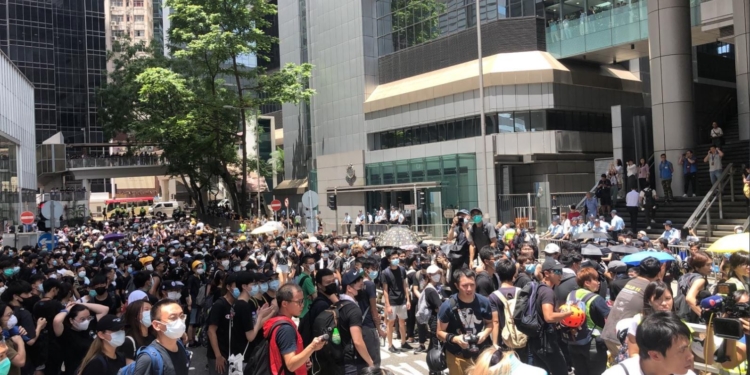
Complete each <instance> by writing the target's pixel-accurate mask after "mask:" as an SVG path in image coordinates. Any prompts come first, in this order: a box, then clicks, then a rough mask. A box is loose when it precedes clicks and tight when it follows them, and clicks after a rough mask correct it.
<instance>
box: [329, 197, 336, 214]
mask: <svg viewBox="0 0 750 375" xmlns="http://www.w3.org/2000/svg"><path fill="white" fill-rule="evenodd" d="M328 208H330V209H332V210H335V209H336V194H328Z"/></svg>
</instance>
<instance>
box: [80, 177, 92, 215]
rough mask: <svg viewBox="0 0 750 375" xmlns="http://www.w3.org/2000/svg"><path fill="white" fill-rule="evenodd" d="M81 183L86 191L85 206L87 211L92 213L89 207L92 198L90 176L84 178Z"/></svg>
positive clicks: (89, 213)
mask: <svg viewBox="0 0 750 375" xmlns="http://www.w3.org/2000/svg"><path fill="white" fill-rule="evenodd" d="M81 185H82V187H83V190H84V191H85V192H86V194H85V195H86V196H85V197H84V202H83V207H84V208H85V209H86V211H85V213H86V214H88V215H91V210H90V209H89V199H90V198H91V181H89V179H88V178H84V179H83V180H81Z"/></svg>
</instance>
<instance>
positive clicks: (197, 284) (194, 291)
mask: <svg viewBox="0 0 750 375" xmlns="http://www.w3.org/2000/svg"><path fill="white" fill-rule="evenodd" d="M201 284H202V281H201V278H199V277H198V276H196V275H195V274H191V275H190V276H188V279H187V283H186V284H185V287H186V288H187V290H188V293H189V294H190V298H192V300H193V307H196V306H197V304H196V303H197V302H196V299H197V297H198V292H199V291H200V288H201Z"/></svg>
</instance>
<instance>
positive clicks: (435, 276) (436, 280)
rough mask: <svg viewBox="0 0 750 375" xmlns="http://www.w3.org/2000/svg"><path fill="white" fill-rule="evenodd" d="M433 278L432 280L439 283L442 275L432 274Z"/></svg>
mask: <svg viewBox="0 0 750 375" xmlns="http://www.w3.org/2000/svg"><path fill="white" fill-rule="evenodd" d="M430 277H431V278H432V281H434V282H436V283H439V282H440V275H432V276H430Z"/></svg>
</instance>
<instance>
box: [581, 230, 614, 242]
mask: <svg viewBox="0 0 750 375" xmlns="http://www.w3.org/2000/svg"><path fill="white" fill-rule="evenodd" d="M596 238H604V239H610V238H612V237H611V236H610V235H609V234H608V233H605V232H595V231H593V230H589V231H585V232H581V233H578V234H576V239H577V240H592V239H596Z"/></svg>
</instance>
